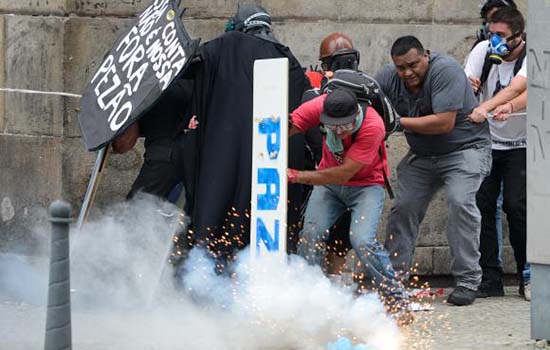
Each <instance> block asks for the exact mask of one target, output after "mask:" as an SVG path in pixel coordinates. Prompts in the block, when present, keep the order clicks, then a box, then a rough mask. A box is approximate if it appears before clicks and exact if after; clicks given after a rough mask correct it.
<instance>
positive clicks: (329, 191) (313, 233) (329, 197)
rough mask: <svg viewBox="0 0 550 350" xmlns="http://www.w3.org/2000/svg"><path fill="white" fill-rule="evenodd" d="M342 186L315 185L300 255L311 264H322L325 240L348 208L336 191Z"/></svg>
mask: <svg viewBox="0 0 550 350" xmlns="http://www.w3.org/2000/svg"><path fill="white" fill-rule="evenodd" d="M338 187H340V186H315V187H314V188H313V192H312V193H311V197H310V198H309V202H308V204H307V208H306V213H305V215H304V228H303V229H302V231H300V239H299V241H298V255H300V256H301V257H303V258H304V259H306V260H307V261H308V262H309V263H310V264H318V265H321V266H322V261H323V258H324V257H325V251H326V248H325V241H326V240H327V238H328V235H329V229H330V227H331V226H332V225H333V224H334V223H335V222H336V220H337V219H338V217H339V216H340V215H342V213H343V212H344V211H345V210H346V208H345V205H344V204H343V202H342V201H341V200H340V199H339V198H338V193H337V192H336V191H335V189H337V188H338Z"/></svg>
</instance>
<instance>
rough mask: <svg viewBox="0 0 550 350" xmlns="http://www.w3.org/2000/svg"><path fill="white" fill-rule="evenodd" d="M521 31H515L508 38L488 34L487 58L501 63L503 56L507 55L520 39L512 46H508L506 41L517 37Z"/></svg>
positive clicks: (495, 62)
mask: <svg viewBox="0 0 550 350" xmlns="http://www.w3.org/2000/svg"><path fill="white" fill-rule="evenodd" d="M520 35H521V33H516V34H513V35H512V36H510V37H509V38H506V39H503V38H501V37H500V36H498V35H497V34H490V36H489V47H488V48H487V52H488V53H489V60H490V61H491V62H492V63H494V64H501V63H502V62H503V61H504V58H506V57H507V56H509V55H510V54H511V53H512V51H514V50H515V49H516V48H517V47H518V46H519V45H520V44H521V41H520V42H519V43H517V44H514V45H513V46H508V41H510V40H512V39H515V38H517V37H518V36H520Z"/></svg>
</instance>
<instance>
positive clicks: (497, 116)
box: [493, 102, 514, 122]
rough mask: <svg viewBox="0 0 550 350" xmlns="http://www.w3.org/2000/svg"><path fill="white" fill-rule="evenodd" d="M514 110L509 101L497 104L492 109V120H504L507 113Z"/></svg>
mask: <svg viewBox="0 0 550 350" xmlns="http://www.w3.org/2000/svg"><path fill="white" fill-rule="evenodd" d="M513 112H514V106H513V105H512V103H511V102H508V103H505V104H503V105H500V106H498V107H497V108H495V110H494V111H493V120H498V121H501V122H503V121H505V120H508V115H509V114H510V113H513Z"/></svg>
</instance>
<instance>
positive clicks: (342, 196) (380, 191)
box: [298, 185, 405, 299]
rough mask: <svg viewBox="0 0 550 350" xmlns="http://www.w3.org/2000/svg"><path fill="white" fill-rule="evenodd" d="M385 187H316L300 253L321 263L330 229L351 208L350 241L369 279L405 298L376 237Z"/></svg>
mask: <svg viewBox="0 0 550 350" xmlns="http://www.w3.org/2000/svg"><path fill="white" fill-rule="evenodd" d="M384 196H385V190H384V188H383V187H382V186H379V185H372V186H342V185H325V186H315V187H314V188H313V192H312V193H311V197H310V199H309V203H308V205H307V209H306V213H305V217H304V228H303V229H302V231H301V232H300V241H299V243H298V254H299V255H300V256H302V257H303V258H305V259H306V260H307V261H308V262H309V263H311V264H318V265H321V263H322V261H323V259H324V258H325V252H326V246H325V242H326V240H327V239H328V236H329V230H330V227H331V226H332V225H334V223H335V222H336V220H337V219H338V218H339V217H340V216H341V215H342V214H343V213H344V212H345V211H346V210H350V211H351V224H350V232H349V235H350V242H351V246H352V247H353V249H355V252H356V254H357V257H358V258H359V260H360V261H361V264H362V267H363V269H364V273H365V275H366V278H367V280H368V281H373V282H374V283H375V285H376V286H377V287H380V290H381V291H382V292H383V293H385V294H387V295H391V296H394V297H395V298H396V299H402V298H404V296H405V289H404V288H403V285H402V284H401V283H400V282H399V280H398V279H397V277H396V274H395V272H394V270H393V268H392V265H391V261H390V258H389V255H388V252H387V251H386V250H385V249H384V247H383V246H382V244H381V243H380V242H378V241H377V240H376V232H377V229H378V222H379V220H380V215H381V214H382V209H383V207H384Z"/></svg>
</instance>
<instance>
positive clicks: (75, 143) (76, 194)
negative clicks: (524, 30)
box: [0, 0, 527, 274]
mask: <svg viewBox="0 0 550 350" xmlns="http://www.w3.org/2000/svg"><path fill="white" fill-rule="evenodd" d="M182 1H183V4H184V6H185V7H187V11H186V14H185V17H184V23H185V25H186V27H187V29H188V31H189V32H190V34H191V35H192V36H194V37H201V38H202V40H203V42H204V41H207V40H209V39H211V38H213V37H215V36H216V35H217V34H218V33H220V32H222V31H223V29H224V27H225V23H226V20H227V18H228V17H229V16H231V15H232V14H233V12H234V10H235V9H236V5H237V3H238V0H189V1H186V0H182ZM255 2H256V3H258V4H261V5H262V6H264V7H265V8H266V9H267V10H268V11H270V13H271V14H272V16H273V19H274V31H275V33H276V35H277V36H278V38H279V39H280V41H281V42H283V43H285V44H287V45H288V46H289V47H290V48H291V49H292V51H293V52H294V54H295V55H296V56H297V57H298V59H299V60H300V61H301V62H302V64H303V65H304V66H309V65H314V66H315V65H316V64H318V61H317V56H318V45H319V43H320V41H321V39H322V38H323V37H324V36H325V35H326V34H328V33H330V32H333V31H340V32H344V33H347V34H348V35H350V36H351V37H352V39H353V40H354V43H355V44H356V46H357V47H358V49H359V50H360V51H361V68H362V69H363V70H365V71H367V72H370V73H374V72H376V70H377V69H379V68H380V67H381V66H382V65H383V64H385V63H387V62H389V59H390V57H389V47H390V46H391V44H392V43H393V41H394V40H395V39H396V38H397V37H398V36H401V35H406V34H413V35H416V36H418V37H419V38H420V40H421V41H422V42H423V43H424V45H425V46H426V47H427V48H429V49H431V50H434V51H439V52H443V53H445V54H449V55H452V56H454V57H455V58H456V59H457V60H459V61H460V62H462V61H463V60H464V58H465V56H466V54H467V52H468V51H469V48H470V46H471V44H472V42H473V40H474V33H475V31H476V29H477V28H478V26H479V9H480V6H481V3H482V1H481V0H479V1H477V0H475V1H474V0H458V1H451V0H410V1H402V0H386V1H378V0H355V1H349V0H315V1H313V0H257V1H255ZM517 2H518V3H519V5H520V8H521V9H522V10H523V12H524V13H526V8H527V1H526V0H519V1H517ZM149 3H150V0H103V1H98V0H86V1H84V0H33V1H13V0H0V63H1V67H2V69H0V87H9V88H19V89H31V90H41V91H64V92H71V93H80V92H81V91H82V89H83V87H84V85H85V84H86V82H87V80H88V79H90V77H91V75H92V74H93V73H94V71H95V69H96V68H97V66H98V64H99V63H101V60H102V58H103V55H104V53H105V52H106V51H107V50H108V49H109V48H110V46H111V44H112V42H113V41H114V40H115V38H116V37H117V35H118V34H119V33H120V32H121V31H122V30H123V29H124V28H126V27H127V26H129V25H130V23H131V22H132V17H134V16H135V15H136V14H138V13H140V12H141V11H142V10H143V9H144V8H145V7H146V6H148V5H149ZM77 113H78V99H75V98H71V97H59V96H42V95H28V94H21V93H13V92H0V162H1V163H0V164H1V166H0V169H1V170H0V250H6V249H12V248H13V247H14V246H15V245H17V246H18V247H21V245H23V246H25V244H26V243H28V242H26V237H28V236H29V235H30V234H29V232H32V230H33V229H34V226H35V225H36V224H37V222H38V223H40V224H44V218H45V211H44V208H46V207H47V206H48V205H49V203H50V202H51V201H53V200H54V199H56V198H59V197H63V198H65V199H67V200H69V201H70V202H71V203H72V204H73V206H74V208H75V212H76V211H77V210H78V209H79V206H80V202H81V200H82V197H83V195H84V191H85V189H86V185H87V182H88V177H89V173H90V170H91V168H92V165H93V163H94V160H95V154H93V153H89V152H87V151H86V150H85V149H84V146H83V145H82V143H81V140H80V130H79V127H78V121H77ZM388 151H389V155H390V158H391V165H392V168H393V169H392V179H394V180H395V165H396V164H397V162H398V160H399V159H400V158H401V156H402V155H403V154H404V153H405V152H406V151H407V145H406V141H405V139H404V137H403V135H399V134H398V135H395V136H392V137H391V138H390V141H389V150H388ZM141 154H142V147H141V146H138V147H136V149H134V150H133V151H131V152H129V153H128V154H125V155H122V156H112V157H111V158H110V160H109V162H108V167H107V170H106V174H105V176H104V179H103V181H102V183H101V185H100V191H99V193H98V195H97V204H98V205H97V208H101V207H104V206H106V205H108V204H109V203H113V202H116V201H121V200H123V198H124V195H125V194H126V193H127V191H128V189H129V187H130V185H131V183H132V181H133V179H134V177H135V176H136V174H137V171H138V169H139V167H140V165H141ZM390 207H391V203H390V201H388V202H387V203H386V214H387V212H388V211H389V208H390ZM75 215H76V213H75ZM385 216H386V215H385ZM384 224H385V222H382V223H381V231H383V229H382V228H383V226H384ZM444 228H445V199H444V197H443V196H442V195H439V196H438V197H437V198H436V199H435V200H434V201H433V203H432V204H431V206H430V209H429V212H428V214H427V216H426V219H425V221H424V223H423V225H422V227H421V234H420V237H419V240H418V242H417V250H416V260H417V262H418V263H419V272H421V273H423V274H447V273H448V272H449V270H448V267H449V261H450V255H449V250H448V247H447V246H446V244H447V243H446V238H445V232H444V231H445V230H444ZM14 242H15V243H14ZM21 242H23V244H21ZM23 250H25V249H23ZM504 255H505V260H506V262H507V264H506V266H507V271H509V272H512V271H513V270H514V267H513V264H512V262H513V258H512V255H511V249H510V248H509V246H508V245H507V246H506V247H505V254H504Z"/></svg>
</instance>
